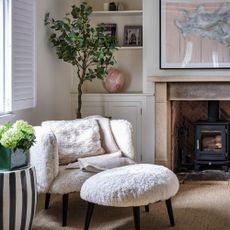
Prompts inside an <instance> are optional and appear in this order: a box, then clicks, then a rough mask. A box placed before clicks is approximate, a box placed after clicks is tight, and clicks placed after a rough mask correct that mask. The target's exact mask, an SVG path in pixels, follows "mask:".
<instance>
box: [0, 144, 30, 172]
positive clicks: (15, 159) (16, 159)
mask: <svg viewBox="0 0 230 230" xmlns="http://www.w3.org/2000/svg"><path fill="white" fill-rule="evenodd" d="M28 164H29V150H24V149H10V148H5V147H3V146H0V170H14V169H19V168H22V167H26V166H28Z"/></svg>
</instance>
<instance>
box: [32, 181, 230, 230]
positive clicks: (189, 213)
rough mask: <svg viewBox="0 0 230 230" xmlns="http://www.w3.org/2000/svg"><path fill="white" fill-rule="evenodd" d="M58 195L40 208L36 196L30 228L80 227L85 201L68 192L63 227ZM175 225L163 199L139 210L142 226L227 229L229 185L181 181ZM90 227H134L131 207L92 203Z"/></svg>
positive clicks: (162, 229)
mask: <svg viewBox="0 0 230 230" xmlns="http://www.w3.org/2000/svg"><path fill="white" fill-rule="evenodd" d="M61 201H62V197H61V196H53V197H52V198H51V205H50V208H49V209H48V210H44V209H43V204H44V196H39V202H38V208H37V213H36V216H35V219H34V222H33V228H32V229H33V230H59V229H66V230H74V229H83V226H84V218H85V211H86V203H85V202H84V201H82V200H81V199H80V198H79V194H71V196H70V202H69V213H68V226H67V227H65V228H63V227H62V226H61V221H62V215H61V214H62V206H61V204H62V202H61ZM172 201H173V209H174V217H175V222H176V226H175V227H173V228H172V227H170V224H169V219H168V215H167V211H166V207H165V203H164V202H158V203H155V204H151V205H150V212H149V213H146V212H145V211H144V208H142V212H141V228H142V229H143V230H230V185H226V184H224V185H219V184H217V185H216V184H182V185H181V186H180V191H179V193H178V194H177V195H176V197H175V198H173V200H172ZM90 229H92V230H110V229H116V230H128V229H134V224H133V217H132V208H113V207H103V206H96V207H95V209H94V214H93V217H92V220H91V225H90Z"/></svg>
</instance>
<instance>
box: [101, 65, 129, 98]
mask: <svg viewBox="0 0 230 230" xmlns="http://www.w3.org/2000/svg"><path fill="white" fill-rule="evenodd" d="M124 83H125V79H124V75H123V73H122V71H120V70H119V69H116V68H111V69H110V70H109V72H108V75H107V76H106V77H105V79H104V80H103V86H104V88H105V89H106V90H107V91H108V92H109V93H118V92H120V91H121V90H122V89H123V87H124Z"/></svg>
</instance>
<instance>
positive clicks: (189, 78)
mask: <svg viewBox="0 0 230 230" xmlns="http://www.w3.org/2000/svg"><path fill="white" fill-rule="evenodd" d="M148 79H149V81H153V82H159V83H160V82H230V75H229V76H197V75H196V76H150V77H149V78H148Z"/></svg>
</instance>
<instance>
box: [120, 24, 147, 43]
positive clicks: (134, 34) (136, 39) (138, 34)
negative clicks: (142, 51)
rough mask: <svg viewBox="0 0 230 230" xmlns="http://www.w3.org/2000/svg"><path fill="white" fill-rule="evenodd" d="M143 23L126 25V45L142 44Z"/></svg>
mask: <svg viewBox="0 0 230 230" xmlns="http://www.w3.org/2000/svg"><path fill="white" fill-rule="evenodd" d="M142 36H143V35H142V25H125V26H124V40H123V45H124V46H142Z"/></svg>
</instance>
